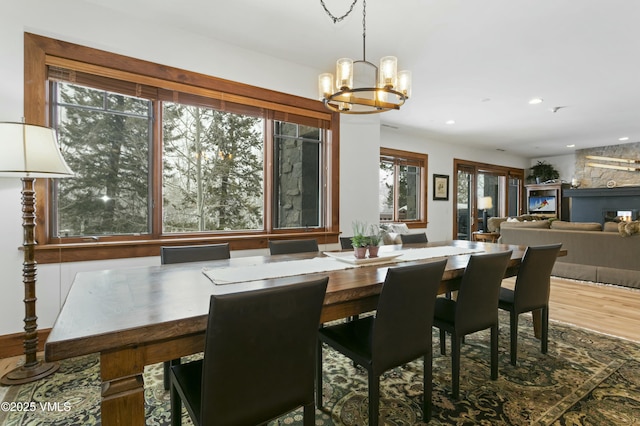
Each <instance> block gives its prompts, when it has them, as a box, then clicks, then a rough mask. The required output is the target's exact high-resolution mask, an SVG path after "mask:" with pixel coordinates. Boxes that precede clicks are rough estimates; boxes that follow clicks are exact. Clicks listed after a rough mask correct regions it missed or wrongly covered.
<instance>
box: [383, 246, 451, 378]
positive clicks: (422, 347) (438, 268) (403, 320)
mask: <svg viewBox="0 0 640 426" xmlns="http://www.w3.org/2000/svg"><path fill="white" fill-rule="evenodd" d="M446 264H447V261H446V259H445V260H439V261H436V262H429V263H424V264H420V265H411V266H402V267H396V268H389V269H388V271H387V276H386V278H385V280H384V284H383V285H382V291H381V293H380V296H379V299H378V307H377V312H376V319H375V323H374V325H373V342H372V362H373V370H374V373H375V374H381V373H382V372H384V371H386V370H388V369H389V368H393V367H396V366H398V365H402V364H405V363H407V362H410V361H413V360H414V359H416V358H418V357H420V356H422V355H424V354H425V353H427V352H430V351H431V335H432V330H431V327H432V326H433V315H434V306H435V300H436V296H437V294H438V287H439V286H440V282H441V281H442V274H443V273H444V269H445V266H446Z"/></svg>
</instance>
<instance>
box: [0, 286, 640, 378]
mask: <svg viewBox="0 0 640 426" xmlns="http://www.w3.org/2000/svg"><path fill="white" fill-rule="evenodd" d="M514 282H515V278H510V279H508V280H505V285H513V283H514ZM549 304H550V314H549V317H550V319H551V320H556V321H561V322H564V323H568V324H573V325H576V326H578V327H583V328H586V329H589V330H593V331H597V332H600V333H605V334H609V335H612V336H616V337H621V338H623V339H627V340H633V341H635V342H639V343H640V289H631V288H625V287H615V286H609V285H602V284H595V283H588V282H578V281H573V280H566V279H562V278H555V277H552V278H551V295H550V298H549ZM38 356H42V354H38ZM21 358H22V357H13V358H6V359H0V376H2V375H4V374H5V373H6V372H7V371H9V370H11V369H13V368H14V367H15V366H16V365H17V363H18V362H19V361H20V360H21Z"/></svg>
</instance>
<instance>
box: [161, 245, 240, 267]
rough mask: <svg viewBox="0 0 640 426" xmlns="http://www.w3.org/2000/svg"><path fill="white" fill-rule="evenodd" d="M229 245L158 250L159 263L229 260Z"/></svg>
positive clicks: (162, 248) (177, 247) (163, 248)
mask: <svg viewBox="0 0 640 426" xmlns="http://www.w3.org/2000/svg"><path fill="white" fill-rule="evenodd" d="M230 257H231V252H230V251H229V243H224V244H207V245H198V246H176V247H161V248H160V263H162V264H163V265H166V264H169V263H185V262H204V261H207V260H219V259H229V258H230Z"/></svg>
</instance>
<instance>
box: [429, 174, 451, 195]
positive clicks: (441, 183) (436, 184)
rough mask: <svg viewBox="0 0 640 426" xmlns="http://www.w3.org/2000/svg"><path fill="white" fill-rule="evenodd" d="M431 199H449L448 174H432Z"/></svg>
mask: <svg viewBox="0 0 640 426" xmlns="http://www.w3.org/2000/svg"><path fill="white" fill-rule="evenodd" d="M433 199H434V200H448V199H449V176H448V175H433Z"/></svg>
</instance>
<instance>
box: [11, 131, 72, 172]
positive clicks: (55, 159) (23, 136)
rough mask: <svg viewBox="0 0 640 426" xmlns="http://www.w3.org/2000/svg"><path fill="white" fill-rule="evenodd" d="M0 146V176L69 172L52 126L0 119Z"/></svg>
mask: <svg viewBox="0 0 640 426" xmlns="http://www.w3.org/2000/svg"><path fill="white" fill-rule="evenodd" d="M0 150H1V152H2V154H1V155H0V177H18V178H63V177H71V176H73V172H72V171H71V169H69V166H68V165H67V163H66V162H65V161H64V158H62V154H61V153H60V148H59V147H58V139H57V137H56V132H55V130H54V129H51V128H48V127H43V126H36V125H32V124H24V123H6V122H5V123H0Z"/></svg>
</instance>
